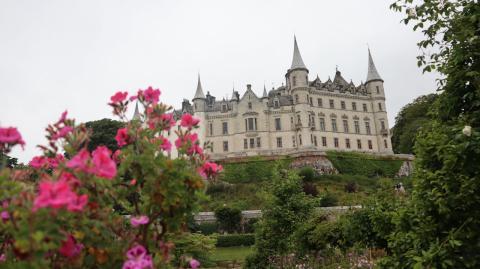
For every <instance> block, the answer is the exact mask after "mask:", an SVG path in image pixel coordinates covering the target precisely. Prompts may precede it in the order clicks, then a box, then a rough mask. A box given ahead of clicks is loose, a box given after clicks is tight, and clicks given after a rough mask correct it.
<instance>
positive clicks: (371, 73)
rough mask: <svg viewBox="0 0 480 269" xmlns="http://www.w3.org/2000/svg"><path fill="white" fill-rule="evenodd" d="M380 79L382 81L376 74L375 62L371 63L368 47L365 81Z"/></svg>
mask: <svg viewBox="0 0 480 269" xmlns="http://www.w3.org/2000/svg"><path fill="white" fill-rule="evenodd" d="M374 80H380V81H382V82H383V79H382V78H381V77H380V75H379V74H378V71H377V68H376V67H375V63H373V58H372V54H371V53H370V48H369V49H368V73H367V81H366V82H365V83H368V82H370V81H374Z"/></svg>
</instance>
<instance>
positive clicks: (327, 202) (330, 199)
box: [320, 192, 338, 207]
mask: <svg viewBox="0 0 480 269" xmlns="http://www.w3.org/2000/svg"><path fill="white" fill-rule="evenodd" d="M337 204H338V198H337V196H335V194H333V193H331V192H326V193H325V194H323V196H322V197H321V198H320V207H329V206H336V205H337Z"/></svg>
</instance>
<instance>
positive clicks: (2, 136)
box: [0, 127, 25, 150]
mask: <svg viewBox="0 0 480 269" xmlns="http://www.w3.org/2000/svg"><path fill="white" fill-rule="evenodd" d="M15 145H21V146H22V148H23V146H24V145H25V141H23V139H22V135H21V134H20V133H19V132H18V130H17V128H15V127H7V128H0V150H2V149H9V148H10V147H11V146H15Z"/></svg>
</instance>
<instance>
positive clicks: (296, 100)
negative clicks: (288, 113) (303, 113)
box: [295, 94, 298, 104]
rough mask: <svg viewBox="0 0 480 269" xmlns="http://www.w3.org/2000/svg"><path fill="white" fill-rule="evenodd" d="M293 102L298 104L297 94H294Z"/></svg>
mask: <svg viewBox="0 0 480 269" xmlns="http://www.w3.org/2000/svg"><path fill="white" fill-rule="evenodd" d="M295 103H296V104H298V94H295Z"/></svg>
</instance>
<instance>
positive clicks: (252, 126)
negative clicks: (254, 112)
mask: <svg viewBox="0 0 480 269" xmlns="http://www.w3.org/2000/svg"><path fill="white" fill-rule="evenodd" d="M247 120H248V128H247V131H255V130H256V129H257V119H256V118H248V119H247Z"/></svg>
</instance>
